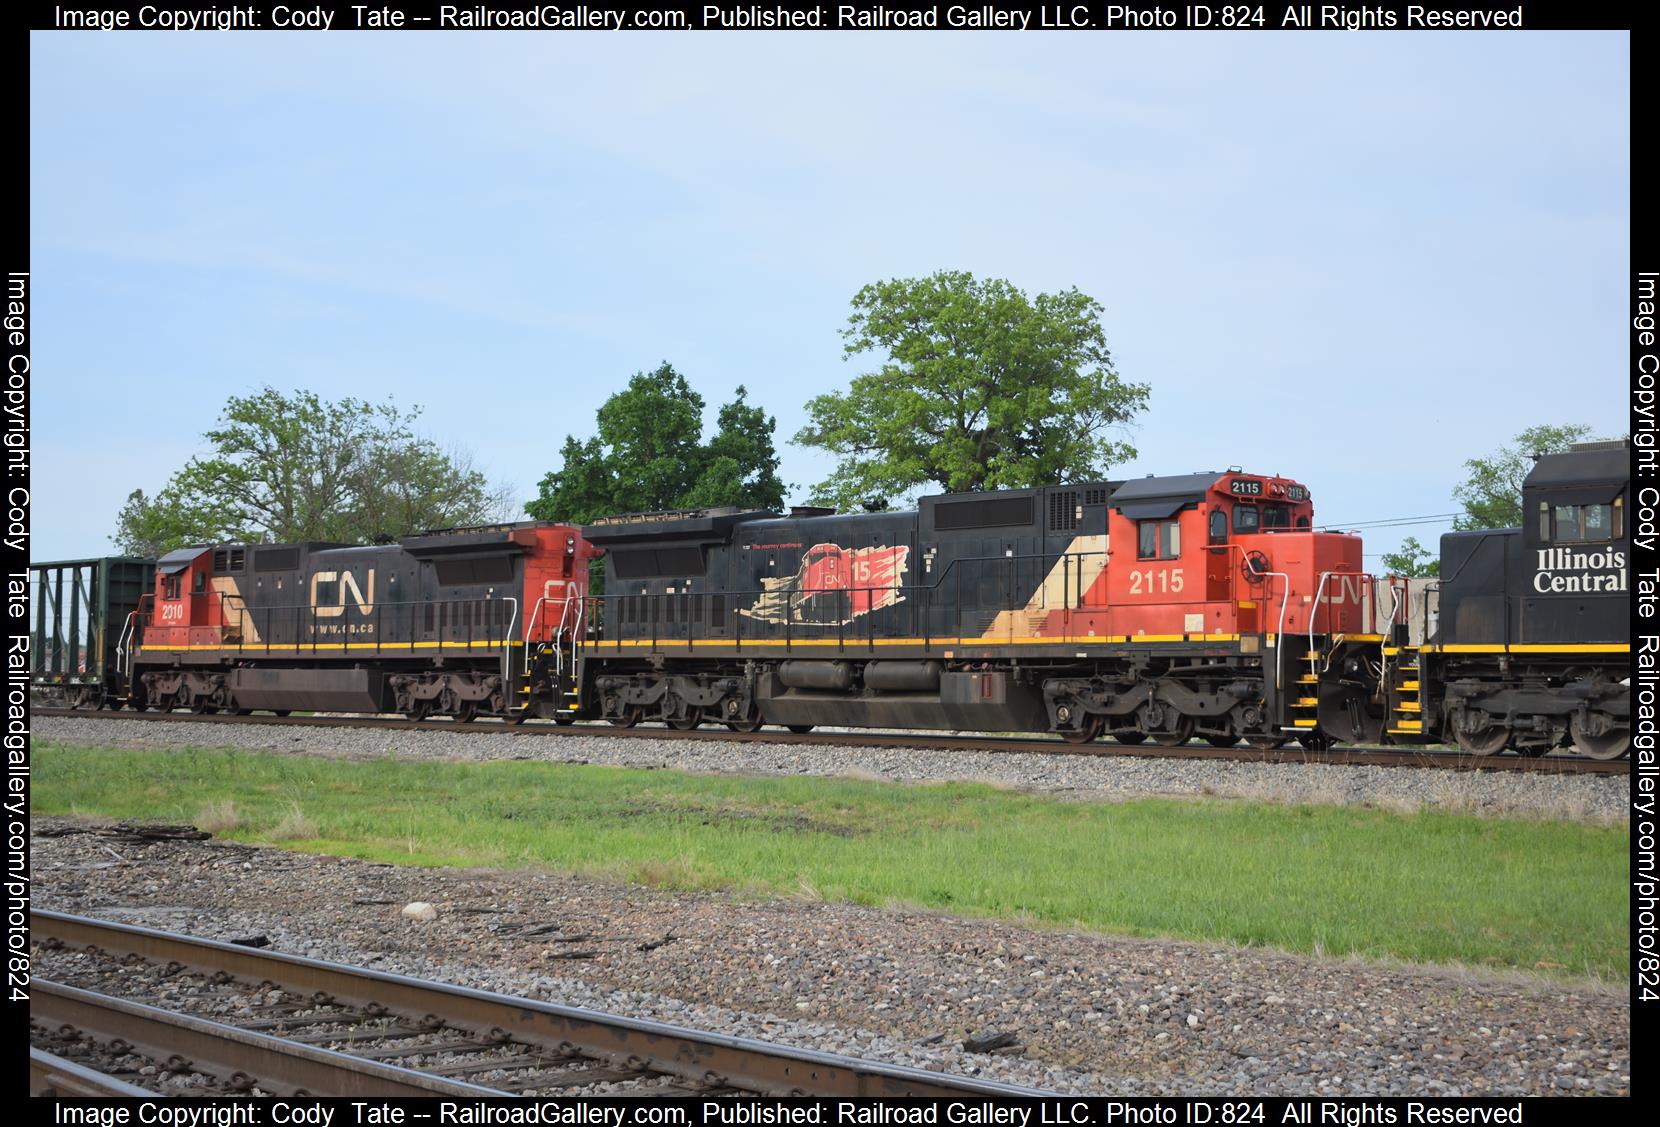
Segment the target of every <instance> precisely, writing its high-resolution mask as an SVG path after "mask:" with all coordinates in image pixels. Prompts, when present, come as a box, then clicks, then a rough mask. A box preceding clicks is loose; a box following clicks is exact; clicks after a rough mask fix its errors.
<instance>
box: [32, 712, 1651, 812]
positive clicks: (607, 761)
mask: <svg viewBox="0 0 1660 1127" xmlns="http://www.w3.org/2000/svg"><path fill="white" fill-rule="evenodd" d="M35 735H36V738H39V739H49V740H58V741H62V742H65V743H73V744H84V745H87V746H106V747H134V748H153V749H157V750H169V749H172V748H178V747H210V748H217V747H233V748H242V749H248V750H259V751H281V752H289V753H295V754H305V755H319V756H328V757H333V758H345V759H387V758H395V759H407V760H423V759H426V760H433V759H436V760H452V761H463V762H482V761H488V760H498V759H539V760H545V761H547V762H553V763H591V764H597V765H602V766H616V767H648V768H674V769H677V770H683V771H698V772H709V773H719V774H743V775H821V776H850V777H855V778H867V779H881V780H884V781H889V782H938V781H941V780H959V781H964V782H978V783H988V784H991V785H993V786H1000V787H1009V788H1012V789H1017V790H1024V791H1032V792H1039V793H1047V794H1053V795H1056V796H1059V797H1064V798H1068V799H1074V800H1084V801H1125V800H1129V799H1135V798H1146V797H1155V796H1157V797H1193V798H1210V797H1222V798H1238V799H1246V800H1254V801H1267V802H1284V803H1313V804H1321V805H1335V806H1376V807H1381V808H1384V809H1389V810H1397V811H1401V812H1411V811H1416V810H1422V809H1431V810H1449V811H1456V812H1459V813H1468V814H1477V815H1489V816H1501V817H1530V818H1545V819H1562V820H1573V821H1590V822H1616V821H1622V820H1623V819H1624V818H1625V816H1626V812H1627V802H1628V798H1629V780H1628V779H1627V778H1624V777H1620V776H1595V775H1546V774H1532V773H1520V772H1495V771H1446V770H1435V769H1420V768H1400V767H1367V766H1327V765H1315V764H1299V763H1245V762H1233V763H1230V762H1222V761H1214V760H1182V759H1140V758H1134V757H1112V758H1088V757H1080V756H1068V755H1043V754H1029V755H1028V754H992V753H989V752H942V751H927V750H922V749H914V748H843V747H819V746H812V745H804V744H796V745H770V746H768V745H758V744H748V743H735V742H734V743H727V742H724V741H701V740H700V741H695V742H694V741H685V740H653V739H634V738H629V739H611V738H606V737H603V736H584V735H576V734H571V735H554V734H549V735H547V736H532V735H518V736H506V735H502V734H499V733H491V732H487V731H481V730H472V731H465V732H433V731H408V730H403V731H398V730H389V731H373V730H367V729H361V728H310V727H307V728H283V727H279V726H275V725H257V726H250V725H236V724H197V723H167V722H153V721H140V720H116V719H99V720H93V719H80V718H77V717H39V718H38V720H37V725H36V729H35Z"/></svg>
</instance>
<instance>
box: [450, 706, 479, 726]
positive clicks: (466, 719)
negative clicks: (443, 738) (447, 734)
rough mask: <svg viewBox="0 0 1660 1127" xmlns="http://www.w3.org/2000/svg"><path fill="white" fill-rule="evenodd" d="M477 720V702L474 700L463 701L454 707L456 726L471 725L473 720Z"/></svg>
mask: <svg viewBox="0 0 1660 1127" xmlns="http://www.w3.org/2000/svg"><path fill="white" fill-rule="evenodd" d="M477 719H478V701H476V700H464V701H462V702H461V703H460V704H459V705H457V706H456V709H455V722H456V723H457V724H471V723H472V722H473V721H474V720H477Z"/></svg>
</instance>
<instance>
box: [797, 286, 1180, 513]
mask: <svg viewBox="0 0 1660 1127" xmlns="http://www.w3.org/2000/svg"><path fill="white" fill-rule="evenodd" d="M1103 312H1104V310H1103V309H1102V307H1101V305H1100V303H1099V302H1097V301H1096V300H1095V299H1094V298H1091V297H1089V296H1087V295H1086V294H1083V293H1080V292H1079V291H1078V290H1077V289H1076V288H1074V289H1068V290H1063V291H1061V292H1060V293H1055V294H1044V293H1040V294H1038V295H1037V296H1036V297H1033V298H1028V297H1027V296H1026V294H1025V293H1023V292H1022V291H1020V290H1019V289H1017V288H1016V287H1015V286H1013V285H1012V284H1011V283H1009V282H1007V281H1004V280H1002V279H1000V278H991V279H987V280H984V281H979V280H976V279H975V277H974V276H973V275H972V274H969V273H967V272H962V271H940V272H939V273H936V274H933V275H930V276H929V277H926V278H898V279H893V280H890V281H885V282H877V283H875V284H873V285H868V286H865V287H864V288H863V289H861V290H860V291H859V292H858V293H857V294H856V295H855V296H854V298H853V312H852V314H851V315H850V316H849V317H848V325H847V328H846V329H844V330H842V337H843V341H844V346H843V354H844V359H847V358H851V357H853V356H856V355H858V354H860V353H863V352H866V351H873V352H877V353H879V354H885V356H886V360H885V361H884V362H883V363H882V365H881V367H879V368H878V369H877V370H876V371H873V372H867V373H865V374H863V375H859V376H855V377H854V379H853V382H852V384H851V386H850V387H849V388H848V390H847V391H846V392H838V393H830V394H826V395H820V396H817V397H816V398H814V399H812V400H811V401H809V402H808V404H807V413H808V416H809V418H810V419H811V422H810V423H809V424H808V425H807V426H805V427H803V428H802V429H801V431H800V433H798V434H797V435H796V441H797V442H799V443H802V444H804V445H807V446H817V447H820V448H822V449H825V450H829V451H831V452H833V453H835V454H837V455H839V456H840V459H841V461H840V464H839V465H838V466H837V467H836V469H835V471H834V472H833V473H832V474H831V476H830V477H829V478H828V479H827V480H825V481H823V482H821V483H819V485H818V486H817V487H816V489H815V491H814V500H815V501H820V502H828V503H832V504H836V505H839V506H841V507H844V508H857V507H867V508H868V507H881V506H884V505H885V504H886V502H887V500H888V499H889V498H891V497H897V496H902V495H904V494H908V493H911V492H914V491H915V490H917V489H918V488H920V487H922V486H925V485H930V484H932V485H935V486H938V487H940V488H942V489H945V490H947V491H951V492H965V491H969V490H979V489H1003V488H1019V487H1023V486H1031V485H1045V484H1053V483H1055V482H1060V481H1067V480H1080V479H1085V478H1089V477H1093V476H1097V475H1100V474H1103V473H1104V472H1105V471H1106V469H1107V467H1108V466H1110V465H1113V464H1114V463H1118V462H1123V461H1127V460H1128V459H1130V458H1133V457H1135V448H1134V447H1132V446H1131V445H1129V444H1128V443H1127V442H1124V441H1121V440H1119V439H1116V438H1114V437H1113V434H1114V433H1115V432H1120V433H1121V432H1122V431H1123V430H1124V429H1125V427H1126V425H1127V424H1128V423H1129V422H1130V420H1131V419H1132V418H1133V417H1134V415H1135V414H1136V412H1138V411H1140V410H1141V409H1142V408H1143V407H1145V406H1146V404H1147V395H1148V388H1147V386H1146V385H1145V384H1134V383H1125V382H1124V381H1122V380H1121V379H1119V376H1118V373H1117V372H1116V371H1114V370H1113V366H1112V354H1111V353H1110V352H1109V351H1108V349H1107V341H1106V335H1105V333H1104V332H1103V330H1102V328H1101V315H1102V313H1103Z"/></svg>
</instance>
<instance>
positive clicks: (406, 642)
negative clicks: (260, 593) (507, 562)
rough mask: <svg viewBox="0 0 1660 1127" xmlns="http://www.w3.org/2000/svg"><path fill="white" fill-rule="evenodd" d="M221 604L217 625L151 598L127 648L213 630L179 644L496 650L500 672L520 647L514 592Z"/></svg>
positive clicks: (129, 632)
mask: <svg viewBox="0 0 1660 1127" xmlns="http://www.w3.org/2000/svg"><path fill="white" fill-rule="evenodd" d="M146 597H147V598H148V597H149V596H146ZM219 609H220V621H219V623H218V624H216V625H204V624H200V623H191V622H181V621H170V620H167V619H166V618H162V619H161V620H159V621H158V619H157V617H156V608H155V605H154V603H153V602H152V604H151V606H150V607H149V608H148V609H146V608H144V607H143V605H142V604H141V605H140V609H139V610H137V611H134V612H133V614H132V615H131V616H130V618H131V619H132V622H131V623H130V628H128V629H124V630H123V638H124V639H125V642H124V645H125V646H126V649H127V653H128V654H129V655H130V654H131V653H133V652H134V651H136V650H137V649H139V648H141V647H142V648H173V647H170V646H169V645H168V644H167V643H165V642H159V641H156V640H155V639H156V632H157V631H158V630H167V629H170V628H171V629H178V630H186V629H190V630H202V629H217V631H218V636H217V639H216V640H214V641H212V642H196V643H192V642H189V641H188V635H187V641H186V643H185V645H186V646H187V647H188V648H192V649H211V650H216V651H225V652H232V653H238V654H260V655H271V654H293V653H302V654H303V653H318V652H324V651H330V650H335V649H347V650H359V651H364V652H372V653H375V654H382V653H386V652H388V651H392V652H397V651H405V650H411V649H431V650H433V651H435V653H437V654H440V655H441V654H444V653H446V652H450V651H455V650H465V651H467V652H469V653H471V652H476V651H479V650H486V651H488V650H494V649H497V648H500V649H501V650H502V653H503V666H502V671H503V675H504V676H505V675H510V674H511V671H512V663H511V651H512V648H513V647H515V646H521V645H523V640H522V639H521V638H520V636H519V635H518V633H517V632H516V627H517V625H518V613H519V600H518V599H516V598H513V597H512V596H491V597H485V598H473V599H417V600H410V601H407V602H388V601H380V602H376V603H374V604H372V605H370V606H362V605H353V604H349V603H348V604H347V605H344V606H318V605H315V604H312V603H284V604H273V605H259V606H247V605H240V606H235V607H232V606H228V605H227V604H226V602H225V601H224V600H221V602H220V608H219ZM164 610H165V607H164ZM135 633H136V635H137V639H138V640H137V642H136V644H135V643H134V641H133V638H134V635H135Z"/></svg>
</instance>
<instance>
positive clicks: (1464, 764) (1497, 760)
mask: <svg viewBox="0 0 1660 1127" xmlns="http://www.w3.org/2000/svg"><path fill="white" fill-rule="evenodd" d="M33 714H34V715H36V716H67V717H75V718H78V719H83V720H88V719H91V720H96V719H104V720H147V721H151V722H156V721H168V722H178V723H203V724H253V725H286V726H295V727H313V728H378V729H387V730H413V731H433V732H457V731H464V732H479V733H491V734H497V735H507V736H521V737H544V738H553V737H562V736H592V737H601V738H606V739H655V740H716V741H720V742H723V743H760V744H796V745H799V744H809V745H814V746H820V747H864V748H868V747H879V748H909V749H922V750H928V751H981V752H988V753H991V754H998V755H1009V754H1025V755H1082V756H1094V757H1097V758H1114V757H1132V758H1143V759H1212V760H1224V761H1233V762H1246V763H1320V764H1332V765H1338V766H1373V767H1434V768H1443V769H1452V770H1464V771H1474V770H1480V771H1522V772H1535V773H1540V774H1555V775H1569V774H1577V775H1629V774H1630V773H1631V761H1630V760H1628V759H1614V760H1599V759H1584V758H1581V757H1578V756H1572V755H1557V754H1552V755H1544V756H1539V757H1537V758H1529V757H1525V756H1516V755H1489V756H1472V755H1466V754H1464V753H1462V752H1457V751H1437V750H1434V749H1428V748H1399V747H1388V748H1384V747H1342V748H1332V749H1329V750H1326V751H1314V750H1310V749H1308V748H1277V749H1273V750H1269V749H1264V748H1253V747H1244V746H1239V747H1226V748H1217V747H1205V746H1200V745H1197V744H1193V743H1188V744H1183V745H1181V746H1179V747H1165V746H1162V745H1158V744H1151V743H1149V744H1135V745H1131V744H1119V743H1115V742H1113V741H1111V740H1104V741H1100V742H1097V743H1091V744H1085V745H1077V744H1069V743H1066V742H1065V741H1063V740H1058V739H1048V738H1045V737H1041V736H1006V737H998V736H944V735H939V734H936V733H930V732H915V733H894V732H808V733H796V732H783V731H771V730H766V729H763V730H761V731H758V732H734V731H730V730H726V729H724V728H722V729H715V728H709V729H693V730H691V731H679V730H677V729H674V728H668V727H662V728H658V727H649V728H617V727H613V726H611V725H609V724H576V725H570V726H560V725H556V724H553V723H550V722H547V721H529V722H527V723H524V724H508V723H503V722H501V721H490V720H480V721H475V722H473V723H471V724H465V725H463V724H458V723H456V722H455V721H453V720H409V719H405V718H403V717H387V716H286V717H285V716H270V715H257V716H236V715H231V714H227V713H215V714H208V715H202V714H197V713H191V712H127V711H111V710H91V709H75V708H36V709H34V710H33Z"/></svg>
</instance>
